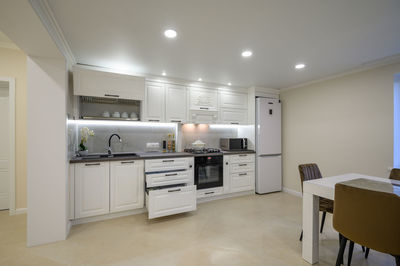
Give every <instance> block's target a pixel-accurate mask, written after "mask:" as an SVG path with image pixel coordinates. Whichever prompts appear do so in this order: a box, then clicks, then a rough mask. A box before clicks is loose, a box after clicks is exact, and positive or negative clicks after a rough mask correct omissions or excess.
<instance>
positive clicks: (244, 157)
mask: <svg viewBox="0 0 400 266" xmlns="http://www.w3.org/2000/svg"><path fill="white" fill-rule="evenodd" d="M254 162H255V155H254V154H236V155H231V163H254Z"/></svg>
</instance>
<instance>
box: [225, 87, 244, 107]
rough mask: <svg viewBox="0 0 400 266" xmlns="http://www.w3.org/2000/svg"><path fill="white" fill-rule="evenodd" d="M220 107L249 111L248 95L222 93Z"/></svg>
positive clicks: (229, 92)
mask: <svg viewBox="0 0 400 266" xmlns="http://www.w3.org/2000/svg"><path fill="white" fill-rule="evenodd" d="M219 107H220V108H238V109H247V93H239V92H231V91H220V92H219Z"/></svg>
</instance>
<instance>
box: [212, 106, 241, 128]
mask: <svg viewBox="0 0 400 266" xmlns="http://www.w3.org/2000/svg"><path fill="white" fill-rule="evenodd" d="M219 116H220V118H219V122H220V123H223V124H232V125H246V124H247V110H242V109H233V108H221V110H220V111H219Z"/></svg>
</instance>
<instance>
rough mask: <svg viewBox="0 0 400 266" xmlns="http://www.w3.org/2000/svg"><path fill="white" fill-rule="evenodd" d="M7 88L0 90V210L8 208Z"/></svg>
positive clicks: (8, 138) (8, 141) (8, 127)
mask: <svg viewBox="0 0 400 266" xmlns="http://www.w3.org/2000/svg"><path fill="white" fill-rule="evenodd" d="M9 112H10V110H9V97H8V88H7V89H5V88H0V125H1V126H0V210H5V209H8V208H9V206H10V205H9V197H10V196H9V190H10V169H9V167H10V136H9V135H10V121H9V119H10V116H9Z"/></svg>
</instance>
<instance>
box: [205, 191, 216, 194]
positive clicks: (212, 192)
mask: <svg viewBox="0 0 400 266" xmlns="http://www.w3.org/2000/svg"><path fill="white" fill-rule="evenodd" d="M204 194H205V195H210V194H214V191H211V192H206V193H204Z"/></svg>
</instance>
